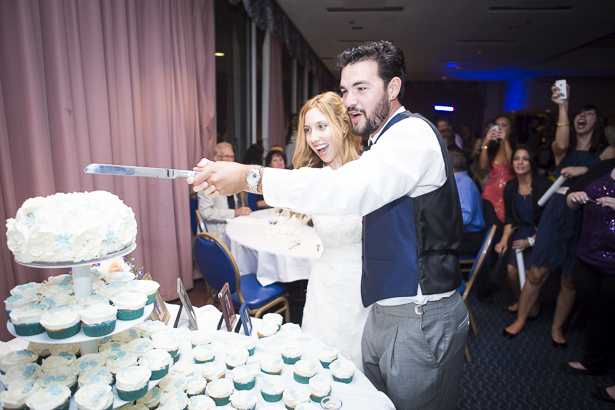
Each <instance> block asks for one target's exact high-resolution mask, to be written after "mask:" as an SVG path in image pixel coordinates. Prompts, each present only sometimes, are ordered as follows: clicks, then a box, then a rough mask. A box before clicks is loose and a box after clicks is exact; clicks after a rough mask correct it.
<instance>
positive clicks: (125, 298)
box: [111, 292, 147, 320]
mask: <svg viewBox="0 0 615 410" xmlns="http://www.w3.org/2000/svg"><path fill="white" fill-rule="evenodd" d="M111 302H113V304H114V305H115V307H117V318H118V319H119V320H134V319H138V318H140V317H141V316H143V308H144V307H145V304H146V303H147V296H145V295H144V294H142V293H137V292H122V293H120V294H118V295H114V296H112V297H111Z"/></svg>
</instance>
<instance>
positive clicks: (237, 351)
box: [224, 346, 250, 370]
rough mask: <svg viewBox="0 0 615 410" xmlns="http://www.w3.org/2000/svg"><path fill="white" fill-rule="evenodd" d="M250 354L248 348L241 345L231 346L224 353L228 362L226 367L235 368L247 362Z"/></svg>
mask: <svg viewBox="0 0 615 410" xmlns="http://www.w3.org/2000/svg"><path fill="white" fill-rule="evenodd" d="M249 355H250V354H249V353H248V351H247V350H246V349H244V348H243V347H240V346H231V347H229V348H228V350H227V351H226V353H225V354H224V361H225V362H226V368H227V369H229V370H233V369H234V368H235V367H237V366H241V365H242V364H246V361H247V360H248V356H249Z"/></svg>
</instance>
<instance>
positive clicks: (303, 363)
mask: <svg viewBox="0 0 615 410" xmlns="http://www.w3.org/2000/svg"><path fill="white" fill-rule="evenodd" d="M315 374H316V365H315V364H314V363H312V362H310V361H309V360H299V361H298V362H297V363H295V365H294V366H293V377H294V379H295V381H297V382H298V383H301V384H308V383H309V382H310V379H311V378H312V377H313V376H314V375H315Z"/></svg>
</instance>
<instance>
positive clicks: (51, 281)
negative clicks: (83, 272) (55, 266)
mask: <svg viewBox="0 0 615 410" xmlns="http://www.w3.org/2000/svg"><path fill="white" fill-rule="evenodd" d="M60 283H68V284H72V283H73V276H72V275H70V274H68V273H63V274H61V275H56V276H50V277H48V278H47V280H46V281H45V282H44V285H45V286H48V285H59V284H60Z"/></svg>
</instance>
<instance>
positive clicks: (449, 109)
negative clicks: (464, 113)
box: [433, 105, 455, 112]
mask: <svg viewBox="0 0 615 410" xmlns="http://www.w3.org/2000/svg"><path fill="white" fill-rule="evenodd" d="M433 109H434V110H436V111H446V112H453V111H455V107H451V106H450V105H434V106H433Z"/></svg>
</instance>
